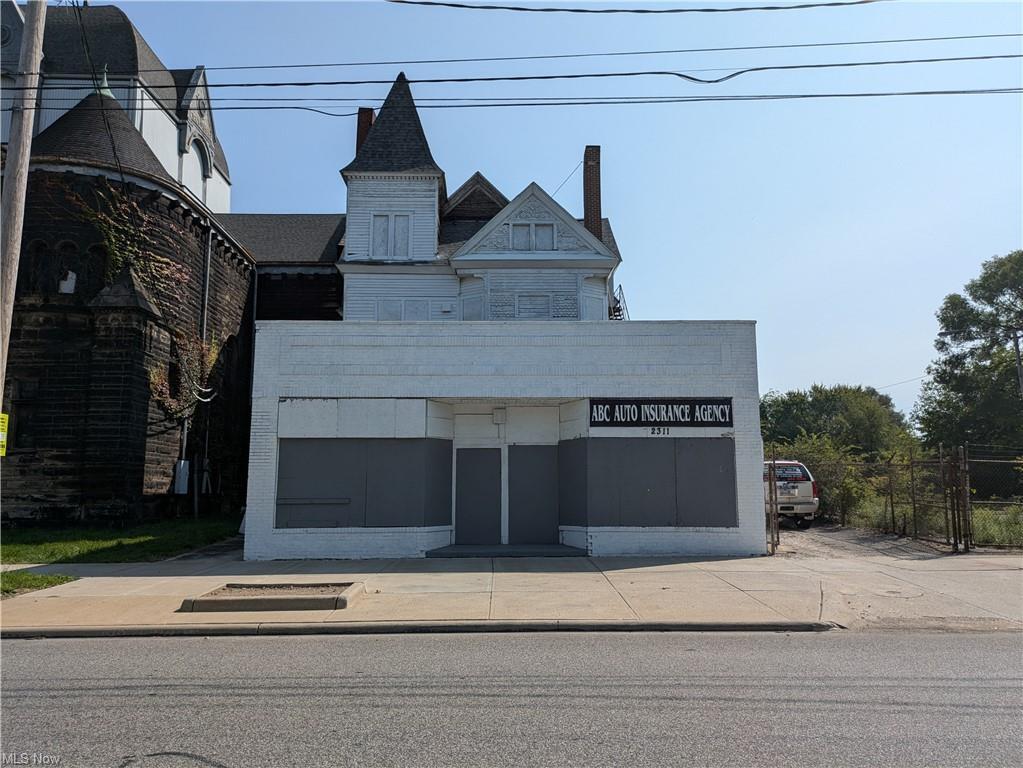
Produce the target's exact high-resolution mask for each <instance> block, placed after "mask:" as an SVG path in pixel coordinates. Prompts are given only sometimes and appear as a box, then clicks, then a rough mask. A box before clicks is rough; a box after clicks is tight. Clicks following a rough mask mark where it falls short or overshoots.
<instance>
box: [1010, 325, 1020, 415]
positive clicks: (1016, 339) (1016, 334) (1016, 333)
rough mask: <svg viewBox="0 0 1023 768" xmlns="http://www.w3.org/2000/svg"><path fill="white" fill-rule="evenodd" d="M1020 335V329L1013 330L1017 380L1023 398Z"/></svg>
mask: <svg viewBox="0 0 1023 768" xmlns="http://www.w3.org/2000/svg"><path fill="white" fill-rule="evenodd" d="M1019 333H1020V329H1018V328H1014V329H1013V331H1012V346H1013V347H1014V348H1015V349H1016V378H1018V379H1019V396H1020V397H1021V398H1023V360H1021V359H1020V355H1019Z"/></svg>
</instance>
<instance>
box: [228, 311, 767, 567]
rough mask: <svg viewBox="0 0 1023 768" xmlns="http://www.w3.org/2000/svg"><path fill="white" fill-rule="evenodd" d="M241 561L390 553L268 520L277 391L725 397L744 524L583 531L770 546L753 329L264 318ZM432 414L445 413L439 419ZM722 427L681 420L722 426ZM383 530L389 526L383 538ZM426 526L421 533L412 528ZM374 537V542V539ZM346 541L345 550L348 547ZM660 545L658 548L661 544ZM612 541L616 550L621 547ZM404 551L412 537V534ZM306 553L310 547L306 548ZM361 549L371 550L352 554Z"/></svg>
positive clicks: (742, 325) (732, 546)
mask: <svg viewBox="0 0 1023 768" xmlns="http://www.w3.org/2000/svg"><path fill="white" fill-rule="evenodd" d="M254 380H255V385H254V387H253V404H252V434H251V449H250V461H249V487H248V505H247V510H246V514H247V518H246V541H245V548H246V557H247V558H272V557H299V556H304V557H358V556H365V557H368V556H386V555H383V554H382V553H383V552H385V551H386V552H390V551H393V549H394V547H395V546H396V545H395V544H394V542H393V541H392V539H393V536H395V535H399V534H398V533H397V531H395V530H392V529H381V530H386V531H387V535H386V540H385V539H384V538H380V537H377V538H378V539H379V540H380V549H379V552H377V551H376V550H375V549H374V545H373V541H374V540H375V539H374V538H373V536H371V535H370V534H369V533H368V532H366V531H361V532H360V533H359V534H357V537H358V538H357V541H358V546H356V540H355V539H353V538H352V537H353V536H356V534H348V533H347V532H341V531H310V532H297V531H293V530H288V529H284V530H276V531H275V530H274V529H273V519H274V506H275V498H276V477H277V438H278V412H279V408H278V406H279V402H280V399H281V398H310V397H313V398H416V399H428V398H464V399H489V400H497V401H502V400H503V401H517V402H519V403H520V404H525V403H522V401H523V400H528V399H530V398H535V399H548V400H549V399H561V398H563V399H566V400H567V399H575V398H589V397H623V398H624V397H731V398H732V401H733V407H734V418H735V427H734V429H732V430H727V431H726V432H730V433H731V435H732V436H733V437H734V439H735V448H736V478H737V492H738V505H739V526H738V528H732V529H709V528H701V529H667V530H658V529H649V528H645V529H643V528H636V529H615V530H609V529H588V530H587V531H586V532H585V533H581V532H576V533H575V534H573V535H572V538H573V539H579V538H580V537H581V536H585V537H587V538H586V541H587V546H588V547H589V548H590V549H591V550H592V551H594V552H595V553H605V554H607V553H610V552H612V551H635V552H650V553H653V552H654V551H669V550H670V551H672V552H675V553H689V554H724V553H729V552H731V553H736V554H751V553H762V552H764V551H765V542H766V538H765V532H764V499H763V463H762V462H763V446H762V444H761V439H760V410H759V403H760V401H759V393H758V392H759V390H758V383H757V365H756V335H755V325H754V323H752V322H747V321H659V322H637V321H633V322H609V323H599V324H590V323H579V322H576V321H541V322H523V321H511V322H496V321H484V322H464V321H463V322H461V323H444V322H420V323H386V324H381V323H373V322H365V323H362V322H344V323H330V322H293V321H258V322H257V323H256V363H255V379H254ZM432 421H434V422H435V423H438V422H440V421H441V420H440V419H432ZM722 432H723V430H721V429H715V430H705V431H703V432H701V431H700V430H686V434H690V433H692V434H704V433H706V434H707V435H708V436H711V435H714V436H716V435H720V434H722ZM381 535H383V534H381ZM416 536H418V534H416ZM367 537H368V538H367ZM349 545H351V546H349ZM658 546H660V547H662V549H660V550H657V547H658ZM616 548H618V549H617V550H616ZM406 549H407V550H408V551H412V550H414V549H416V546H413V545H412V544H408V545H407V546H406ZM303 553H305V554H303ZM358 553H364V554H358Z"/></svg>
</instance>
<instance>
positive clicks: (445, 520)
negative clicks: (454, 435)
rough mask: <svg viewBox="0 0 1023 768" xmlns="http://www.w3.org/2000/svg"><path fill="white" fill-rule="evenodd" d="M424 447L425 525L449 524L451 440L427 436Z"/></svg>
mask: <svg viewBox="0 0 1023 768" xmlns="http://www.w3.org/2000/svg"><path fill="white" fill-rule="evenodd" d="M425 448H426V490H425V492H424V505H425V507H426V509H425V513H424V515H425V519H424V521H423V522H424V523H425V524H426V525H451V441H450V440H437V439H434V438H429V439H427V440H426V441H425Z"/></svg>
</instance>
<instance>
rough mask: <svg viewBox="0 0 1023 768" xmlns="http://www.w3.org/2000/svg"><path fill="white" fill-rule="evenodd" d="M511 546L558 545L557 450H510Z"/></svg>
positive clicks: (544, 447)
mask: <svg viewBox="0 0 1023 768" xmlns="http://www.w3.org/2000/svg"><path fill="white" fill-rule="evenodd" d="M508 543H509V544H557V543H558V446H556V445H510V446H508Z"/></svg>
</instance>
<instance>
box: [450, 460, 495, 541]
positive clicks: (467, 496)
mask: <svg viewBox="0 0 1023 768" xmlns="http://www.w3.org/2000/svg"><path fill="white" fill-rule="evenodd" d="M455 462H456V464H455V543H456V544H500V543H501V449H500V448H459V449H458V450H457V451H456V452H455Z"/></svg>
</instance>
